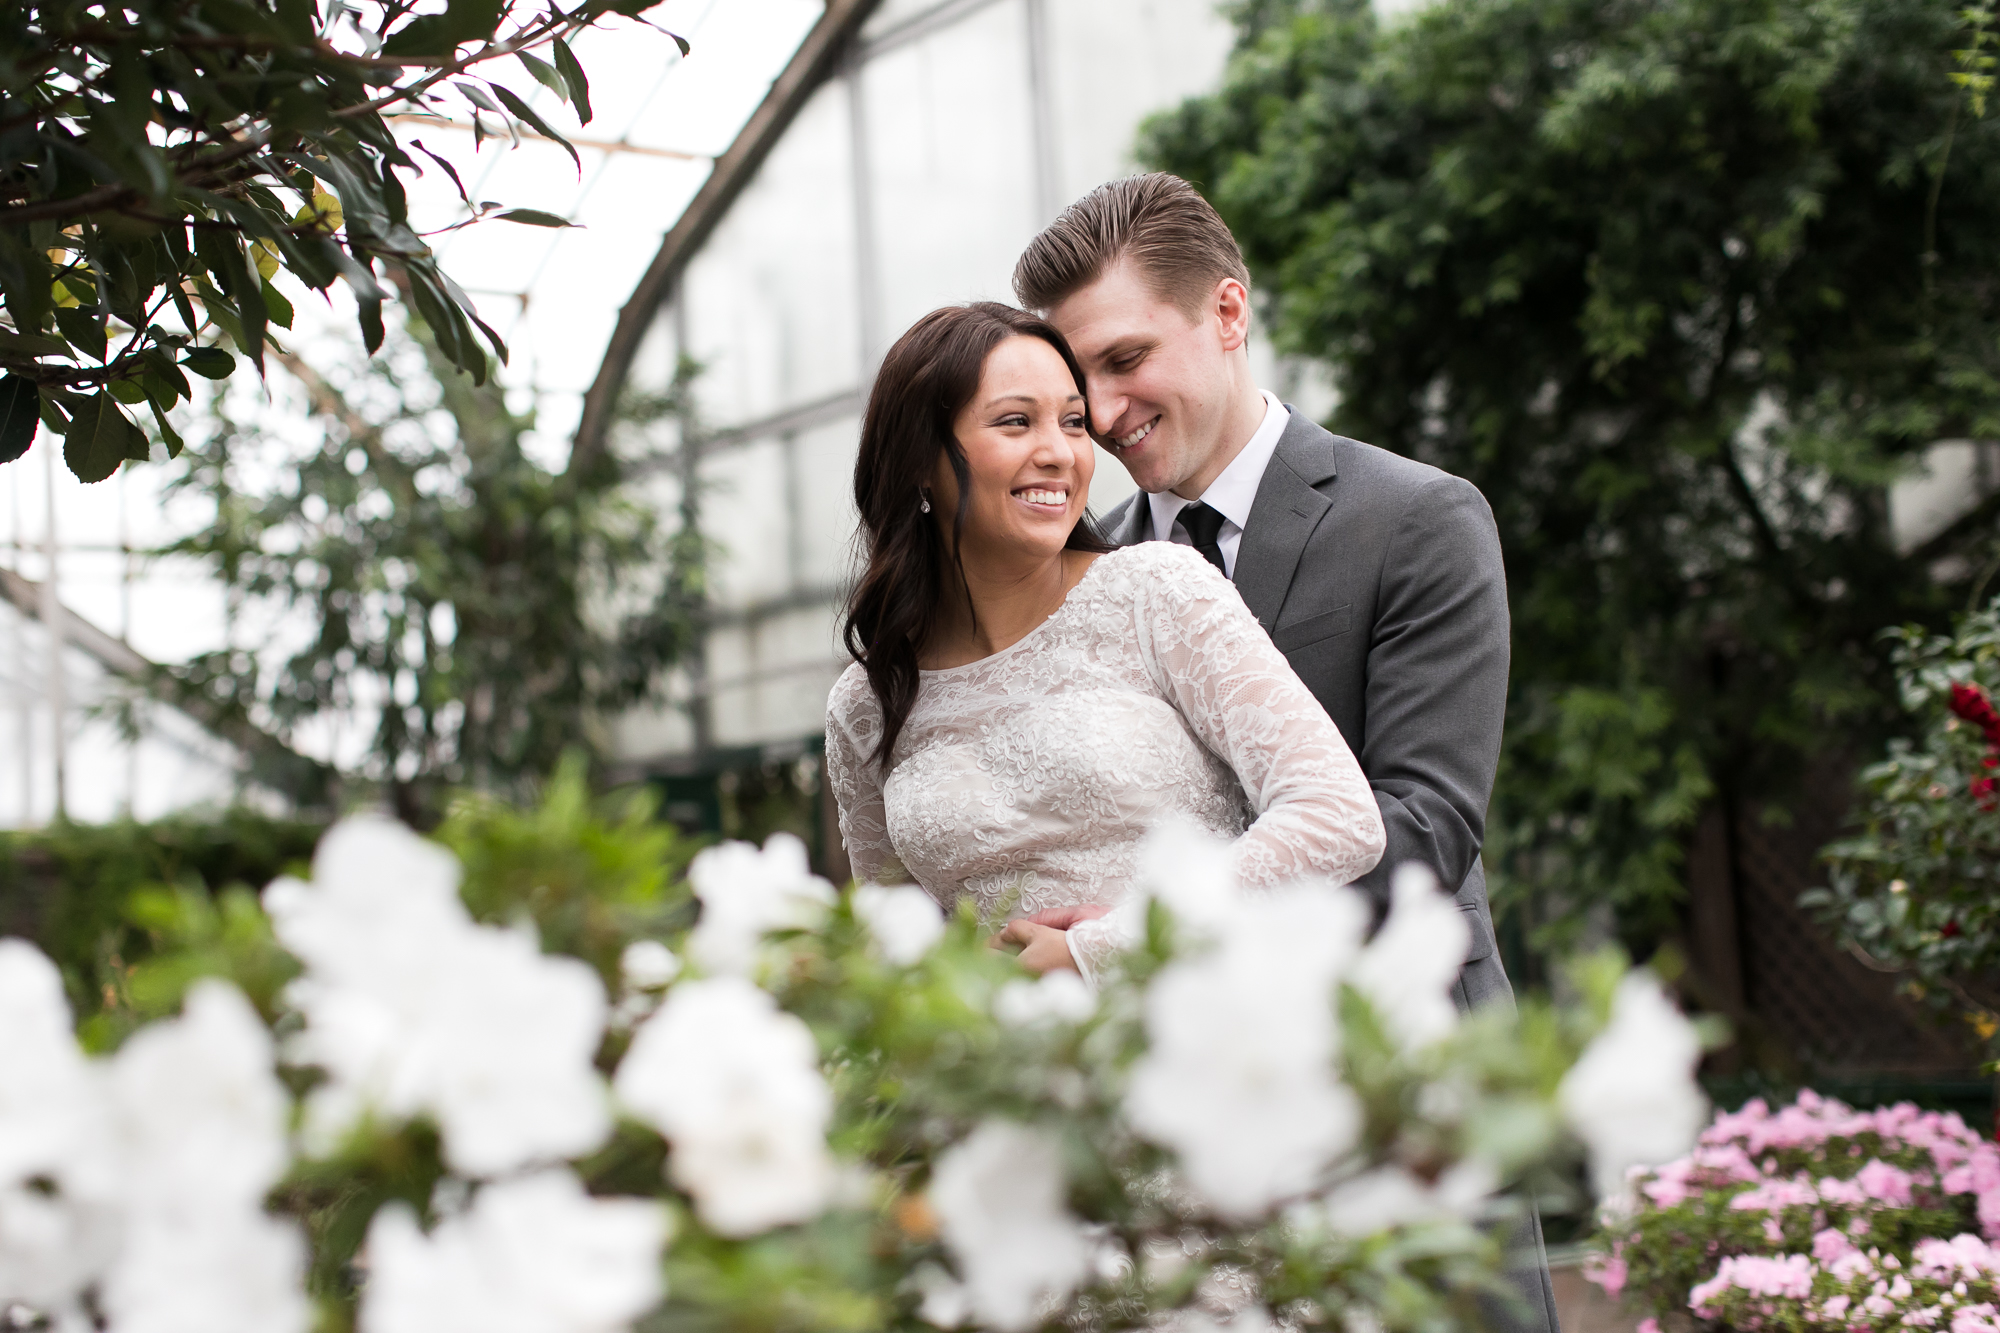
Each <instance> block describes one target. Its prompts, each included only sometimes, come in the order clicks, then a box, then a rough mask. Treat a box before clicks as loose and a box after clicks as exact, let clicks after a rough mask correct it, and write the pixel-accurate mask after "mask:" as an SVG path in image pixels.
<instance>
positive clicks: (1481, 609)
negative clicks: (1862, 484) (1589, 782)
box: [1359, 477, 1510, 911]
mask: <svg viewBox="0 0 2000 1333" xmlns="http://www.w3.org/2000/svg"><path fill="white" fill-rule="evenodd" d="M1509 651H1510V648H1509V621H1508V612H1507V574H1506V570H1505V567H1504V566H1503V565H1502V563H1501V558H1500V534H1499V532H1498V530H1497V529H1496V528H1495V526H1494V523H1493V511H1492V510H1491V509H1489V508H1488V507H1487V504H1486V498H1485V497H1484V496H1482V495H1481V494H1480V493H1479V491H1478V489H1477V488H1476V487H1474V486H1473V485H1472V484H1471V483H1470V482H1467V481H1464V480H1462V479H1460V478H1458V477H1439V478H1437V479H1435V480H1433V481H1432V482H1430V483H1429V484H1427V485H1425V486H1424V487H1422V488H1421V489H1420V490H1418V491H1417V493H1416V494H1415V495H1414V496H1412V497H1411V500H1410V502H1409V504H1408V506H1407V507H1406V508H1405V510H1404V512H1403V515H1402V517H1401V520H1400V521H1399V522H1398V524H1397V527H1396V531H1395V534H1394V536H1393V538H1392V539H1391V542H1390V546H1389V549H1388V551H1387V553H1386V556H1385V558H1384V560H1383V574H1382V585H1381V589H1380V592H1379V594H1378V600H1377V609H1376V618H1375V625H1374V627H1373V638H1372V640H1371V642H1370V644H1369V649H1368V685H1367V714H1366V716H1367V719H1368V720H1367V737H1366V739H1365V741H1364V742H1363V745H1362V748H1361V756H1360V758H1361V767H1362V769H1363V771H1365V772H1366V773H1367V774H1368V781H1369V785H1370V786H1371V787H1373V788H1374V791H1375V800H1376V803H1377V804H1378V805H1379V806H1380V807H1381V811H1382V822H1383V825H1384V827H1385V828H1386V830H1387V832H1388V838H1389V846H1388V850H1387V852H1385V853H1384V854H1383V857H1382V860H1381V862H1380V864H1378V865H1377V866H1376V867H1375V869H1374V870H1372V871H1370V872H1369V873H1368V874H1367V875H1364V876H1363V877H1362V878H1361V880H1360V881H1359V884H1360V886H1361V887H1362V888H1363V889H1365V890H1366V891H1367V892H1368V894H1369V896H1370V897H1371V898H1372V899H1373V900H1374V901H1375V903H1376V905H1377V910H1378V911H1380V910H1383V909H1384V908H1386V906H1387V904H1388V900H1389V878H1390V876H1391V875H1392V874H1394V873H1395V868H1396V867H1397V866H1399V865H1401V864H1403V863H1404V862H1406V861H1421V862H1423V863H1424V864H1425V865H1428V866H1429V867H1430V868H1431V869H1432V870H1433V871H1434V872H1436V874H1437V877H1438V882H1439V883H1440V884H1443V885H1444V886H1445V887H1446V889H1447V890H1449V891H1456V890H1457V889H1458V888H1459V886H1460V885H1462V884H1464V883H1465V880H1466V877H1467V876H1468V875H1470V874H1471V873H1472V869H1473V866H1474V865H1475V864H1477V862H1478V860H1479V849H1480V844H1481V843H1482V842H1483V841H1484V839H1485V836H1486V807H1487V802H1488V801H1489V800H1490V799H1491V798H1492V795H1493V776H1494V771H1495V769H1496V768H1497V767H1498V766H1499V762H1500V732H1501V725H1502V722H1503V719H1504V716H1505V713H1506V708H1507V670H1508V658H1509Z"/></svg>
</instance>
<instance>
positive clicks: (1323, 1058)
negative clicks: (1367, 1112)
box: [1125, 887, 1367, 1218]
mask: <svg viewBox="0 0 2000 1333" xmlns="http://www.w3.org/2000/svg"><path fill="white" fill-rule="evenodd" d="M1366 924H1367V908H1366V906H1365V905H1364V904H1363V903H1362V901H1361V899H1360V898H1359V897H1358V896H1357V895H1356V894H1354V893H1353V892H1352V891H1350V890H1336V889H1331V888H1325V887H1305V888H1297V889H1293V890H1290V891H1285V892H1280V893H1276V894H1272V895H1268V896H1265V897H1262V898H1242V897H1239V898H1238V899H1237V900H1236V901H1235V904H1234V908H1233V910H1232V912H1231V914H1230V915H1229V916H1228V917H1226V918H1222V919H1221V920H1220V921H1219V922H1218V929H1219V931H1220V933H1221V936H1222V938H1221V942H1220V944H1219V945H1218V947H1216V948H1215V949H1214V950H1213V951H1212V952H1210V953H1207V954H1205V955H1198V956H1195V957H1192V958H1186V959H1181V960H1177V961H1176V962H1174V963H1171V964H1169V965H1168V966H1167V967H1166V968H1165V969H1163V970H1162V971H1161V973H1160V975H1159V976H1158V977H1157V978H1156V979H1155V980H1154V982H1153V984H1152V985H1151V986H1150V987H1149V989H1148V990H1147V993H1146V1000H1145V1008H1146V1031H1147V1035H1148V1037H1149V1039H1150V1043H1151V1045H1150V1048H1149V1050H1148V1051H1147V1053H1146V1055H1145V1056H1144V1057H1143V1058H1142V1059H1141V1060H1140V1061H1139V1062H1138V1064H1137V1065H1136V1066H1135V1067H1134V1069H1133V1073H1132V1081H1131V1084H1130V1087H1129V1088H1128V1089H1127V1092H1126V1098H1125V1112H1126V1115H1127V1117H1128V1118H1129V1119H1130V1120H1131V1122H1132V1124H1133V1125H1134V1126H1135V1127H1136V1128H1137V1129H1138V1130H1139V1131H1140V1132H1141V1133H1143V1134H1145V1135H1147V1136H1148V1137H1150V1138H1152V1139H1154V1140H1155V1141H1157V1142H1159V1143H1162V1144H1165V1145H1166V1146H1168V1147H1170V1148H1172V1149H1174V1150H1175V1152H1177V1153H1178V1154H1179V1155H1180V1160H1181V1167H1182V1170H1183V1171H1184V1172H1185V1174H1186V1176H1187V1180H1188V1183H1189V1184H1190V1185H1191V1186H1193V1187H1194V1189H1195V1190H1196V1192H1198V1193H1199V1194H1201V1195H1202V1197H1204V1198H1205V1199H1206V1200H1207V1201H1208V1202H1209V1203H1210V1204H1212V1205H1213V1206H1214V1207H1215V1208H1216V1209H1218V1210H1219V1211H1221V1212H1223V1213H1225V1214H1228V1215H1230V1216H1234V1217H1243V1218H1247V1217H1251V1216H1254V1215H1256V1214H1258V1213H1260V1212H1263V1211H1264V1210H1266V1209H1268V1208H1269V1207H1270V1206H1271V1205H1273V1204H1274V1203H1277V1202H1278V1201H1280V1200H1282V1199H1285V1198H1286V1197H1288V1196H1291V1195H1295V1194H1298V1193H1301V1192H1303V1191H1305V1190H1308V1189H1310V1188H1311V1187H1312V1186H1313V1184H1314V1183H1315V1179H1316V1177H1317V1176H1318V1174H1319V1173H1320V1172H1321V1171H1322V1170H1323V1169H1324V1168H1325V1167H1326V1166H1327V1165H1328V1164H1329V1163H1331V1162H1332V1160H1333V1159H1334V1158H1335V1157H1337V1156H1339V1155H1340V1154H1341V1153H1343V1152H1345V1151H1346V1150H1348V1149H1349V1148H1350V1147H1352V1146H1353V1144H1354V1142H1355V1137H1356V1135H1357V1134H1358V1133H1359V1131H1360V1127H1361V1108H1360V1104H1359V1102H1358V1100H1357V1099H1356V1098H1355V1096H1354V1093H1353V1092H1352V1090H1350V1089H1349V1088H1347V1087H1346V1086H1345V1085H1344V1084H1342V1083H1340V1082H1339V1081H1338V1080H1337V1079H1336V1077H1335V1074H1334V1068H1333V1060H1334V1057H1335V1055H1336V1054H1337V1052H1338V1049H1339V1028H1338V1026H1337V1025H1336V1023H1335V1020H1334V1009H1333V1005H1334V999H1333V996H1334V986H1335V984H1336V983H1337V982H1338V980H1339V978H1340V976H1341V973H1342V970H1343V969H1344V968H1345V966H1346V965H1347V963H1348V962H1349V961H1350V960H1351V959H1352V957H1353V955H1354V953H1355V952H1356V950H1357V949H1358V948H1359V945H1360V940H1361V933H1362V931H1363V929H1364V927H1365V926H1366Z"/></svg>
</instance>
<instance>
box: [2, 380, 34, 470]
mask: <svg viewBox="0 0 2000 1333" xmlns="http://www.w3.org/2000/svg"><path fill="white" fill-rule="evenodd" d="M41 405H42V395H41V391H40V390H39V389H37V388H36V387H35V382H34V381H33V380H30V379H26V378H24V377H22V376H20V375H7V376H0V463H11V462H13V461H14V460H15V459H17V458H19V457H20V456H21V455H22V454H25V453H27V452H28V446H29V445H30V444H33V443H34V441H35V422H36V420H37V418H38V417H39V416H40V415H41Z"/></svg>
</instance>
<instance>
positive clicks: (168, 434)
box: [153, 398, 187, 458]
mask: <svg viewBox="0 0 2000 1333" xmlns="http://www.w3.org/2000/svg"><path fill="white" fill-rule="evenodd" d="M153 422H154V424H155V425H157V426H158V427H159V428H160V438H161V439H162V440H163V441H165V442H166V446H167V457H168V458H179V457H180V456H181V450H183V449H185V448H187V441H185V440H183V439H182V438H181V436H180V432H179V431H177V430H175V429H174V428H173V426H172V424H171V423H169V422H168V421H167V414H166V411H165V409H163V408H162V407H161V406H160V402H159V400H158V399H157V398H156V399H154V400H153Z"/></svg>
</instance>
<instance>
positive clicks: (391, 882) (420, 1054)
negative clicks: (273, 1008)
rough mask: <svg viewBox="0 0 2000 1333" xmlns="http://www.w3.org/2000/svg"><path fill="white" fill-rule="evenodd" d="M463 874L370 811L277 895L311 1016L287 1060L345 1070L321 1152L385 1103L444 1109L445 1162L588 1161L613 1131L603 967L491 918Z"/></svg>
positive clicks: (316, 1141) (273, 902)
mask: <svg viewBox="0 0 2000 1333" xmlns="http://www.w3.org/2000/svg"><path fill="white" fill-rule="evenodd" d="M457 883H458V864H457V862H456V861H455V860H453V858H452V857H451V854H450V853H449V852H446V851H445V850H444V849H443V848H441V847H437V846H435V845H434V844H431V843H428V842H426V841H424V840H423V839H422V838H419V837H418V836H417V835H416V834H414V833H411V832H410V831H409V830H408V829H405V828H403V827H402V826H401V825H399V824H396V823H394V822H392V821H389V820H386V819H379V818H373V817H360V818H353V819H348V820H344V821H342V822H341V823H340V824H338V825H336V826H335V827H334V828H333V829H332V830H330V831H329V832H328V833H327V835H326V837H325V838H323V839H322V840H321V842H320V847H319V851H318V853H317V855H316V856H315V857H314V859H313V882H312V883H311V884H304V883H301V882H299V881H297V880H292V879H281V880H278V881H276V882H275V883H273V884H272V885H271V886H270V887H269V888H268V889H266V890H265V891H264V905H265V908H266V909H267V910H268V911H269V913H270V915H271V921H272V926H273V928H274V929H275V930H276V932H277V935H278V938H279V940H280V941H282V942H283V943H284V945H285V947H286V948H288V949H290V950H291V951H292V953H294V954H295V955H297V956H298V958H299V959H300V960H301V961H302V962H304V963H305V965H306V971H305V975H303V976H302V977H300V978H299V979H298V980H296V981H294V982H293V983H292V985H291V986H290V987H289V988H287V991H286V998H287V999H288V1000H289V1002H290V1003H291V1004H292V1006H293V1007H294V1008H296V1009H297V1010H298V1011H299V1013H300V1014H301V1015H302V1016H303V1017H304V1018H305V1028H304V1030H303V1031H302V1032H300V1033H298V1034H296V1035H295V1036H294V1038H293V1039H292V1041H291V1042H290V1043H289V1044H288V1045H287V1047H286V1054H287V1056H288V1057H289V1058H290V1059H291V1060H293V1061H295V1062H297V1063H300V1064H308V1065H316V1066H318V1067H319V1068H321V1069H323V1070H325V1071H326V1073H327V1074H328V1076H329V1077H328V1081H327V1082H326V1083H325V1084H322V1085H321V1086H320V1087H319V1088H317V1089H315V1090H314V1091H313V1093H312V1094H311V1096H310V1098H309V1100H308V1102H307V1108H306V1109H307V1116H306V1130H307V1135H308V1141H309V1142H310V1143H311V1144H312V1145H313V1146H314V1147H315V1148H316V1149H317V1150H320V1151H326V1150H328V1149H330V1148H331V1147H332V1146H333V1145H335V1144H336V1143H338V1141H339V1140H340V1138H341V1136H343V1135H344V1134H346V1133H347V1132H348V1131H349V1130H351V1129H352V1128H353V1127H354V1126H355V1125H356V1124H357V1123H359V1122H360V1121H361V1119H362V1118H363V1117H364V1116H365V1115H366V1114H368V1113H370V1112H374V1113H376V1114H380V1115H384V1116H388V1117H390V1118H394V1119H403V1118H407V1117H410V1116H415V1115H419V1114H429V1115H431V1116H433V1117H435V1118H436V1120H437V1122H438V1127H439V1130H440V1132H441V1134H442V1136H443V1141H444V1155H445V1160H446V1161H447V1162H448V1163H449V1164H450V1165H451V1166H452V1168H453V1169H454V1170H458V1171H462V1172H466V1173H468V1174H472V1175H493V1174H499V1173H502V1172H506V1171H512V1170H517V1169H519V1168H520V1167H523V1166H526V1165H528V1164H530V1163H533V1162H537V1161H546V1160H549V1159H551V1158H560V1157H574V1156H578V1155H580V1154H582V1153H586V1152H589V1151H590V1150H591V1149H593V1148H595V1147H596V1146H597V1145H598V1144H600V1143H602V1142H603V1141H604V1139H605V1137H606V1135H608V1134H609V1132H610V1129H611V1119H610V1113H609V1109H608V1107H607V1106H606V1104H605V1096H604V1089H603V1085H602V1080H600V1079H599V1077H598V1075H597V1072H596V1069H595V1067H594V1066H593V1064H592V1060H593V1057H594V1056H595V1054H596V1051H597V1045H598V1042H599V1041H600V1040H601V1038H602V1035H603V1031H604V1024H605V1018H606V1014H605V1000H604V988H603V986H602V984H601V983H600V982H599V981H598V979H597V974H596V973H595V972H594V971H592V970H591V968H590V967H589V966H587V965H586V964H584V963H582V962H580V961H578V960H577V959H574V958H562V957H550V956H547V955H544V954H543V953H542V951H541V949H540V947H539V945H538V944H537V942H536V939H535V935H534V932H533V931H532V930H530V929H528V928H527V927H519V928H516V929H512V930H505V929H500V928H498V927H493V926H482V925H477V924H475V923H474V922H473V921H472V919H471V917H470V916H469V915H468V914H467V912H466V910H465V907H464V904H463V903H462V902H460V900H459V898H458V892H457Z"/></svg>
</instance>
